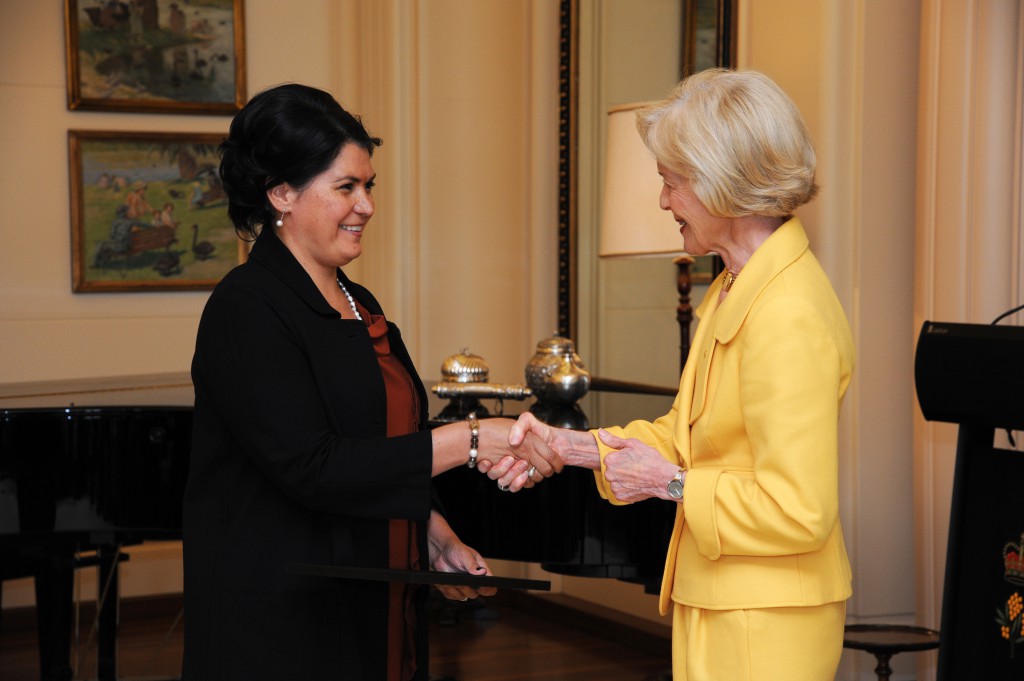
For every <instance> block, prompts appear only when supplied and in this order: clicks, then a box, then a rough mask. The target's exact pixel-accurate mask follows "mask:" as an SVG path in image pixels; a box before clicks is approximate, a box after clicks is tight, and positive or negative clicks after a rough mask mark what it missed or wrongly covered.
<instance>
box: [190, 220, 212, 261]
mask: <svg viewBox="0 0 1024 681" xmlns="http://www.w3.org/2000/svg"><path fill="white" fill-rule="evenodd" d="M214 248H216V247H215V246H214V245H213V244H211V243H210V242H209V241H199V225H192V253H193V254H194V255H195V256H196V259H197V260H206V259H207V258H211V257H213V249H214Z"/></svg>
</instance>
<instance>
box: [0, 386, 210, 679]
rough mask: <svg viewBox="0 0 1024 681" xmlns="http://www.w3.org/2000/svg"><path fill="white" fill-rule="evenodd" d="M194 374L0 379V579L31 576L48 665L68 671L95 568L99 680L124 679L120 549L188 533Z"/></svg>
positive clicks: (61, 673)
mask: <svg viewBox="0 0 1024 681" xmlns="http://www.w3.org/2000/svg"><path fill="white" fill-rule="evenodd" d="M192 402H193V396H192V383H191V380H190V379H189V377H188V375H187V374H160V375H150V376H134V377H130V378H111V379H102V380H80V381H63V382H40V383H22V384H6V385H2V386H0V579H12V578H18V577H27V576H33V577H35V593H36V606H37V607H36V612H37V621H38V624H39V656H40V673H41V677H42V678H43V679H46V680H47V681H49V680H51V679H53V680H55V679H70V678H71V676H72V668H71V665H70V659H69V654H70V641H71V627H72V584H73V575H74V570H75V569H77V568H80V567H88V566H91V565H95V566H98V568H99V580H98V582H99V584H98V590H99V592H100V593H99V594H97V604H98V605H99V609H98V613H99V616H98V626H97V630H96V632H95V633H96V641H97V668H96V678H97V679H101V680H107V679H115V678H117V660H116V635H117V603H116V598H117V592H118V585H117V574H118V570H117V566H118V563H119V561H120V560H122V559H124V558H125V557H126V555H125V554H123V553H122V552H121V548H122V547H124V546H127V545H131V544H137V543H140V542H142V541H145V540H154V539H174V538H178V537H180V530H181V499H182V493H183V491H184V488H185V479H186V476H187V470H188V468H187V467H188V450H189V443H190V442H191V437H192Z"/></svg>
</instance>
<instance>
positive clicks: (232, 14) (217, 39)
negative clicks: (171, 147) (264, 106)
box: [64, 0, 246, 114]
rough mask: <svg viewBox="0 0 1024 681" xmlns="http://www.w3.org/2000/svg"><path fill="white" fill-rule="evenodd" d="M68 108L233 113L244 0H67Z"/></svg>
mask: <svg viewBox="0 0 1024 681" xmlns="http://www.w3.org/2000/svg"><path fill="white" fill-rule="evenodd" d="M64 26H65V34H66V36H65V37H66V43H67V44H66V56H67V78H68V108H69V109H72V110H93V111H96V110H101V111H103V110H105V111H111V110H113V111H133V112H143V113H145V112H148V113H188V114H233V113H234V112H236V111H238V110H239V109H240V108H241V107H242V104H243V103H244V102H245V96H246V95H245V31H244V16H243V5H242V0H64Z"/></svg>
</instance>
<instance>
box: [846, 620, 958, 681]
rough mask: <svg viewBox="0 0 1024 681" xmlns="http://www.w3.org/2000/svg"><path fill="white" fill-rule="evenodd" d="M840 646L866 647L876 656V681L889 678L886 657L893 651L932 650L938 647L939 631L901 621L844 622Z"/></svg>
mask: <svg viewBox="0 0 1024 681" xmlns="http://www.w3.org/2000/svg"><path fill="white" fill-rule="evenodd" d="M843 647H844V648H852V649H854V650H866V651H868V652H869V653H871V654H872V655H874V656H875V659H876V660H878V666H877V667H875V673H876V674H878V681H889V677H890V676H891V675H892V667H890V666H889V660H890V659H891V658H892V656H893V655H895V654H896V653H905V652H916V651H921V650H932V649H933V648H938V647H939V632H937V631H935V630H934V629H926V628H925V627H913V626H909V625H902V624H848V625H846V631H845V633H844V635H843Z"/></svg>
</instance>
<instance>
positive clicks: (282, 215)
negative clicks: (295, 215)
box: [274, 211, 287, 227]
mask: <svg viewBox="0 0 1024 681" xmlns="http://www.w3.org/2000/svg"><path fill="white" fill-rule="evenodd" d="M286 212H287V211H281V217H279V218H278V219H277V222H275V223H274V224H275V225H277V226H278V227H284V214H285V213H286Z"/></svg>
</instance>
